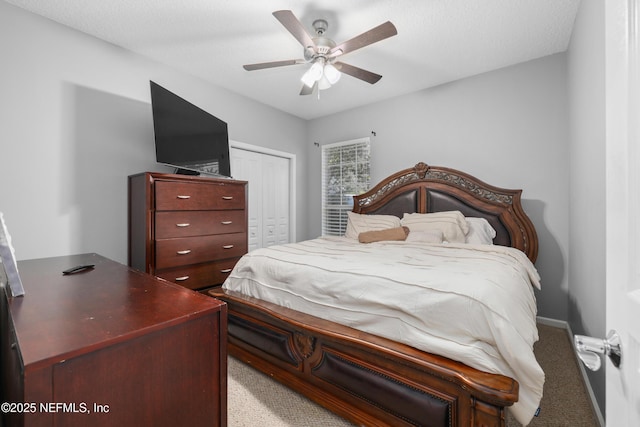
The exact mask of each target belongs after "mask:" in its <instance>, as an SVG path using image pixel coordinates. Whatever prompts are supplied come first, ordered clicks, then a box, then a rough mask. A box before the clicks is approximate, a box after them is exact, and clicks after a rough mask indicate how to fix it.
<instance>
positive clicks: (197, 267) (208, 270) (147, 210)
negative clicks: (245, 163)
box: [129, 172, 247, 290]
mask: <svg viewBox="0 0 640 427" xmlns="http://www.w3.org/2000/svg"><path fill="white" fill-rule="evenodd" d="M246 252H247V182H246V181H237V180H232V179H224V178H204V177H199V176H189V175H173V174H162V173H154V172H145V173H141V174H137V175H132V176H130V177H129V265H130V266H131V267H134V268H136V269H138V270H141V271H145V272H147V273H150V274H153V275H155V276H159V277H162V278H164V279H167V280H169V281H171V282H175V283H177V284H179V285H181V286H184V287H186V288H189V289H196V290H204V289H207V288H210V287H212V286H218V285H220V284H222V282H224V280H225V279H226V278H227V276H228V275H229V273H230V272H231V269H232V268H233V266H234V265H235V264H236V262H238V259H240V257H241V256H242V255H244V254H245V253H246Z"/></svg>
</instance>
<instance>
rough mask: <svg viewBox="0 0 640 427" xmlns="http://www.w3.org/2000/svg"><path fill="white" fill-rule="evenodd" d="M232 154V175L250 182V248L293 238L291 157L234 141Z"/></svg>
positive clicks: (248, 205) (284, 241)
mask: <svg viewBox="0 0 640 427" xmlns="http://www.w3.org/2000/svg"><path fill="white" fill-rule="evenodd" d="M243 146H244V144H243ZM230 157H231V173H232V175H233V178H234V179H239V180H243V181H248V183H249V184H248V193H249V200H248V204H247V208H248V209H247V210H248V217H249V218H248V226H249V230H248V231H249V232H248V236H249V237H248V239H249V241H248V244H249V251H251V250H253V249H257V248H262V247H267V246H271V245H277V244H283V243H289V242H291V241H292V233H291V224H292V222H291V206H292V194H291V191H292V185H291V175H292V167H293V161H292V159H291V158H290V157H283V156H279V155H275V154H269V153H264V152H258V151H253V150H249V149H245V148H238V147H234V146H233V145H232V146H231V150H230Z"/></svg>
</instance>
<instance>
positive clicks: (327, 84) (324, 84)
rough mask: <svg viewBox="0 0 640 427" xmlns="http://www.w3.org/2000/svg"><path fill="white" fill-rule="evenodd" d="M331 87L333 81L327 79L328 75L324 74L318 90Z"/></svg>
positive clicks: (319, 81)
mask: <svg viewBox="0 0 640 427" xmlns="http://www.w3.org/2000/svg"><path fill="white" fill-rule="evenodd" d="M330 87H331V82H330V81H329V79H327V76H326V75H323V76H322V78H321V79H320V80H318V90H325V89H329V88H330Z"/></svg>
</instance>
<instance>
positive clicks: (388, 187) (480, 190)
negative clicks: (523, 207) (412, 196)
mask: <svg viewBox="0 0 640 427" xmlns="http://www.w3.org/2000/svg"><path fill="white" fill-rule="evenodd" d="M424 180H433V181H441V182H446V183H447V184H450V185H454V186H456V187H459V188H462V189H464V190H466V191H468V192H470V193H472V194H474V195H476V196H477V197H479V198H483V199H486V200H489V201H491V202H495V203H502V204H507V205H511V204H513V196H512V195H510V194H503V193H498V192H495V191H492V190H489V189H487V188H484V187H482V186H480V185H478V184H477V183H475V182H474V181H472V180H470V179H469V178H467V177H464V176H461V175H458V174H456V173H454V172H450V171H442V170H436V169H432V168H430V167H429V165H427V164H426V163H422V162H420V163H418V164H417V165H415V166H414V167H413V169H412V170H411V171H410V172H408V173H406V174H404V175H401V176H399V177H397V178H395V179H393V180H391V181H389V182H388V183H387V184H385V185H384V186H382V187H381V188H380V189H378V191H376V192H375V193H373V194H371V195H369V196H367V197H364V198H362V199H360V200H359V201H358V205H359V206H368V205H370V204H372V203H373V202H374V201H376V200H378V199H380V198H382V197H384V196H385V195H386V194H388V193H390V192H392V191H393V190H394V189H396V188H398V187H401V186H403V185H406V184H407V183H410V182H413V181H424Z"/></svg>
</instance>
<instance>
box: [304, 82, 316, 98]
mask: <svg viewBox="0 0 640 427" xmlns="http://www.w3.org/2000/svg"><path fill="white" fill-rule="evenodd" d="M317 86H318V82H315V83H314V84H313V86H311V87H309V86H307V85H302V89H301V90H300V95H311V94H312V93H313V92H315V90H316V87H317Z"/></svg>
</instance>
